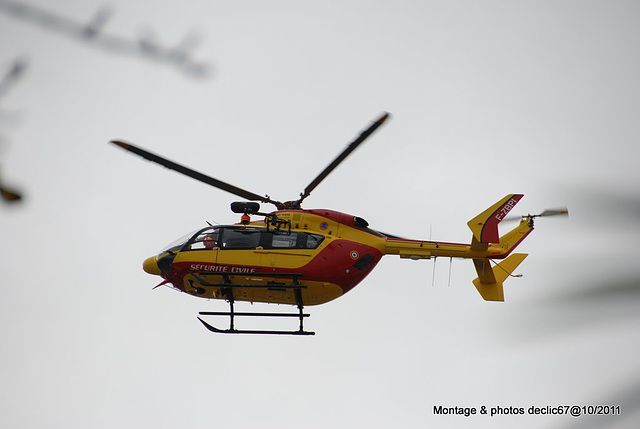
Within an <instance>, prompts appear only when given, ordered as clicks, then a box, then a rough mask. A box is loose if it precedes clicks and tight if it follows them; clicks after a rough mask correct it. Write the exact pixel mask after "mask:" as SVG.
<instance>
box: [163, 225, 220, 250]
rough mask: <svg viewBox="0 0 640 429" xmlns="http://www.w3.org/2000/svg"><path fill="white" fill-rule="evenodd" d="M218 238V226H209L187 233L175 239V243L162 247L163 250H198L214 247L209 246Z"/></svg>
mask: <svg viewBox="0 0 640 429" xmlns="http://www.w3.org/2000/svg"><path fill="white" fill-rule="evenodd" d="M217 240H218V227H207V228H204V229H199V230H196V231H193V232H190V233H189V234H187V235H185V236H184V237H181V238H179V239H177V240H176V241H174V242H173V243H171V244H169V245H168V246H166V247H165V248H164V249H162V251H161V253H162V252H177V251H179V250H197V249H207V248H213V247H214V246H211V247H207V246H209V245H210V244H211V243H212V242H213V243H215V242H217Z"/></svg>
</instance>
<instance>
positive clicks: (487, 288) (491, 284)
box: [473, 253, 527, 301]
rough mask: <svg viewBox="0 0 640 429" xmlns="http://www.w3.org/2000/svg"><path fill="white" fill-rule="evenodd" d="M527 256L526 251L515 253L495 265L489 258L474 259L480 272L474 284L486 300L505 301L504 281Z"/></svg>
mask: <svg viewBox="0 0 640 429" xmlns="http://www.w3.org/2000/svg"><path fill="white" fill-rule="evenodd" d="M526 257H527V254H526V253H514V254H512V255H511V256H509V257H508V258H507V259H505V260H504V261H502V262H500V263H499V264H497V265H496V266H494V267H491V263H490V261H489V259H474V260H473V264H474V265H475V267H476V271H477V272H478V277H477V278H476V279H475V280H473V285H474V286H475V287H476V289H478V292H480V295H482V297H483V298H484V299H485V301H504V290H503V288H502V283H503V282H504V281H505V280H506V279H507V277H509V276H511V275H513V271H514V270H515V269H516V268H517V267H518V265H520V263H521V262H522V261H524V258H526Z"/></svg>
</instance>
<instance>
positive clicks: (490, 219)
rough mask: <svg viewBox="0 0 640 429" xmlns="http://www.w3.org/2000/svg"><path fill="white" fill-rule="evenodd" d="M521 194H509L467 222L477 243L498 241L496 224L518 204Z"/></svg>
mask: <svg viewBox="0 0 640 429" xmlns="http://www.w3.org/2000/svg"><path fill="white" fill-rule="evenodd" d="M522 197H523V195H522V194H509V195H507V196H506V197H504V198H503V199H501V200H500V201H498V202H497V203H495V204H494V205H492V206H491V207H489V208H488V209H486V210H485V211H483V212H482V213H480V214H479V215H478V216H476V217H474V218H473V219H471V220H470V221H469V222H467V225H469V228H470V229H471V232H473V237H474V238H475V239H476V241H477V242H478V243H498V242H500V236H499V234H498V224H499V223H500V221H502V219H504V217H505V216H506V215H507V214H508V213H509V212H510V211H511V209H512V208H513V207H514V206H515V205H516V204H518V201H520V198H522Z"/></svg>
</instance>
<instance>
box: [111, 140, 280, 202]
mask: <svg viewBox="0 0 640 429" xmlns="http://www.w3.org/2000/svg"><path fill="white" fill-rule="evenodd" d="M110 143H113V144H115V145H118V146H120V147H121V148H123V149H125V150H128V151H129V152H133V153H135V154H136V155H139V156H141V157H143V158H144V159H146V160H149V161H152V162H155V163H157V164H160V165H162V166H164V167H166V168H168V169H170V170H174V171H177V172H178V173H182V174H184V175H185V176H189V177H191V178H192V179H196V180H198V181H200V182H203V183H206V184H208V185H211V186H214V187H216V188H218V189H222V190H223V191H227V192H229V193H232V194H234V195H237V196H239V197H242V198H244V199H247V200H250V201H262V202H264V203H272V204H276V205H278V204H279V203H278V202H277V201H272V200H271V199H270V198H269V197H263V196H260V195H258V194H254V193H253V192H249V191H245V190H244V189H241V188H238V187H237V186H233V185H230V184H228V183H225V182H223V181H221V180H218V179H214V178H213V177H210V176H207V175H205V174H202V173H199V172H197V171H195V170H192V169H190V168H187V167H184V166H182V165H180V164H176V163H175V162H173V161H169V160H168V159H165V158H162V157H161V156H158V155H155V154H153V153H151V152H148V151H146V150H144V149H140V148H139V147H136V146H133V145H131V144H129V143H125V142H122V141H118V140H111V142H110Z"/></svg>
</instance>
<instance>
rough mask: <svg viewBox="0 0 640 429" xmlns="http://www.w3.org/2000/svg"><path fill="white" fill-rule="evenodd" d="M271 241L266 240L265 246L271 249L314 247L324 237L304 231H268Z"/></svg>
mask: <svg viewBox="0 0 640 429" xmlns="http://www.w3.org/2000/svg"><path fill="white" fill-rule="evenodd" d="M269 235H270V236H271V243H269V242H268V239H267V240H266V244H265V246H268V247H270V248H272V249H315V248H316V247H318V246H319V245H320V243H322V240H324V237H323V236H322V235H319V234H309V233H306V232H299V231H298V232H296V231H292V232H291V233H269Z"/></svg>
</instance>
